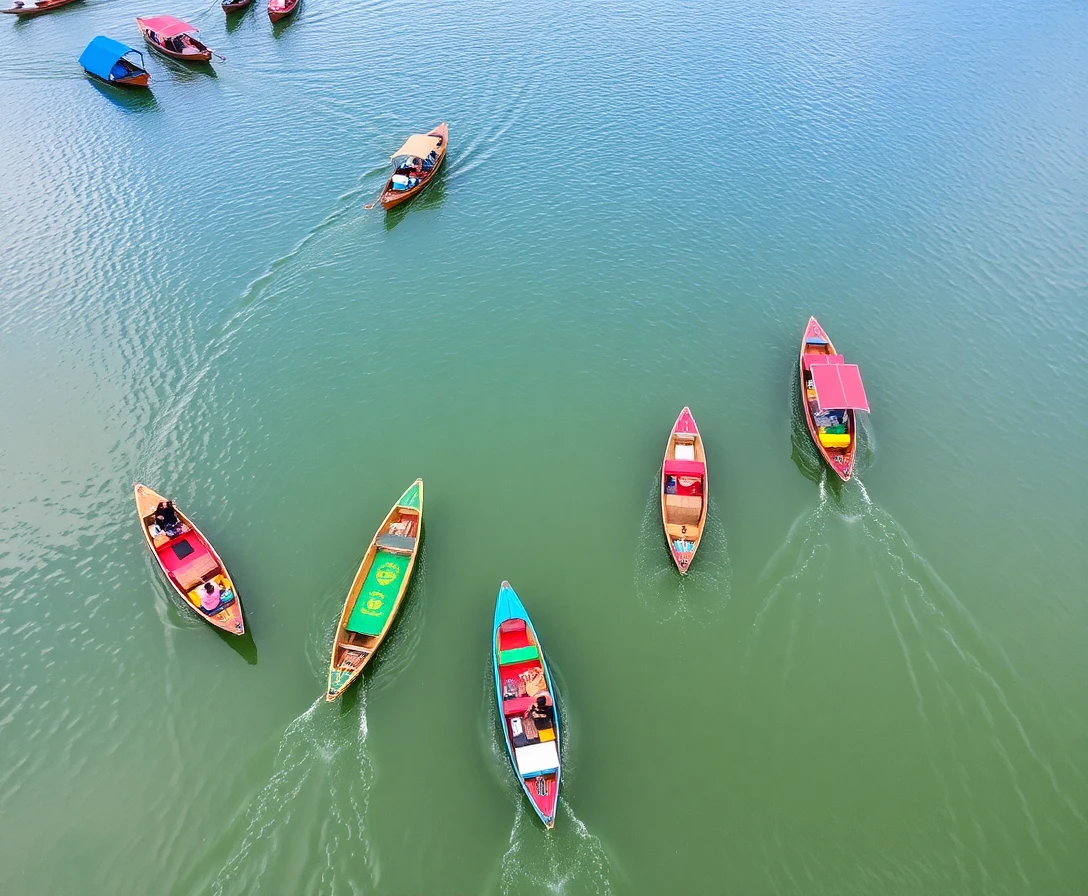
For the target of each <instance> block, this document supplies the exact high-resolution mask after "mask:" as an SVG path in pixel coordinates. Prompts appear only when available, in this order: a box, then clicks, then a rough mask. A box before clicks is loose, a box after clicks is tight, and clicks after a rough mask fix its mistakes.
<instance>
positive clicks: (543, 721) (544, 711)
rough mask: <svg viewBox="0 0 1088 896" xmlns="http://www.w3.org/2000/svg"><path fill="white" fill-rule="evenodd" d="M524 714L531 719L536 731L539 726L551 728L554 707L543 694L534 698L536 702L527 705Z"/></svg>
mask: <svg viewBox="0 0 1088 896" xmlns="http://www.w3.org/2000/svg"><path fill="white" fill-rule="evenodd" d="M526 715H527V716H528V717H529V718H530V719H532V720H533V724H534V725H535V726H536V728H537V730H538V731H539V730H540V729H541V728H551V727H552V726H553V725H554V724H555V709H554V708H553V707H552V706H551V705H550V704H549V703H548V698H547V696H545V695H544V694H541V695H540V696H539V697H537V698H536V703H534V704H532V705H531V706H530V707H529V711H528V712H527V713H526Z"/></svg>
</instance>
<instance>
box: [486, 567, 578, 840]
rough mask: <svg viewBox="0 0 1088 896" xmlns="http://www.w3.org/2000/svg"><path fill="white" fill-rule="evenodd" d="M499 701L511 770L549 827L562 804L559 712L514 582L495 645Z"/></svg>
mask: <svg viewBox="0 0 1088 896" xmlns="http://www.w3.org/2000/svg"><path fill="white" fill-rule="evenodd" d="M491 656H492V663H493V667H494V670H495V698H496V700H497V701H498V706H499V719H500V721H501V724H502V732H503V739H504V740H505V741H506V750H507V752H508V753H509V754H510V764H511V765H512V766H513V767H514V773H515V774H516V775H517V778H518V781H519V782H520V783H521V789H522V790H524V791H525V795H526V796H527V797H528V798H529V802H530V803H531V804H532V807H533V809H534V811H535V812H536V814H537V815H538V816H540V820H541V821H542V822H544V826H545V827H547V828H552V827H554V826H555V811H556V807H557V806H558V804H559V778H560V773H561V768H560V765H561V763H560V756H559V753H560V746H559V708H558V707H557V706H556V703H555V688H554V686H553V682H552V677H551V673H550V672H549V671H548V664H547V663H546V662H545V661H544V652H543V650H542V649H541V647H540V642H539V641H538V640H537V637H536V630H535V629H534V628H533V623H532V621H531V620H530V619H529V614H528V613H527V612H525V607H524V606H522V603H521V601H520V600H519V599H518V596H517V594H516V593H514V589H513V588H511V587H510V583H509V582H503V583H502V587H500V588H499V597H498V600H496V602H495V625H494V632H493V634H492V639H491Z"/></svg>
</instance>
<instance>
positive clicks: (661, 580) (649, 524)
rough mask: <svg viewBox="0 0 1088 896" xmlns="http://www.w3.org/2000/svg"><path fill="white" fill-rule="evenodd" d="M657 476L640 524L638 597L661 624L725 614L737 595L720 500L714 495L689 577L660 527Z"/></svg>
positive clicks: (636, 593)
mask: <svg viewBox="0 0 1088 896" xmlns="http://www.w3.org/2000/svg"><path fill="white" fill-rule="evenodd" d="M657 488H658V479H657V477H656V476H655V477H654V482H653V486H652V488H651V490H650V495H649V497H648V499H647V502H646V511H645V512H644V513H643V515H642V524H641V526H640V528H639V537H638V547H637V549H636V552H635V562H634V570H635V576H634V586H635V595H636V596H637V597H638V601H639V603H640V604H642V605H643V606H644V607H646V608H647V609H648V610H649V611H650V612H651V613H652V614H653V615H654V618H655V619H656V620H657V621H658V622H668V621H669V620H670V619H676V618H678V617H679V618H682V619H694V620H698V621H703V622H705V621H707V620H710V619H714V618H716V617H718V616H720V615H722V613H724V611H725V608H726V606H728V604H729V599H730V596H731V594H732V584H733V563H732V560H731V559H730V557H729V544H728V542H727V541H726V538H725V528H724V526H723V524H722V522H721V516H720V514H719V512H718V507H717V504H716V503H715V501H714V499H713V498H711V499H710V511H709V512H708V513H707V521H706V532H705V533H704V535H703V540H702V542H701V543H700V545H699V550H698V552H697V553H696V555H695V560H694V561H693V562H692V564H691V569H690V570H689V571H688V574H687V575H686V576H681V575H680V573H679V572H678V571H677V569H676V565H675V564H674V563H673V562H672V557H670V556H669V549H668V547H667V546H666V544H665V536H664V534H663V532H662V529H661V504H660V502H659V500H658V497H657Z"/></svg>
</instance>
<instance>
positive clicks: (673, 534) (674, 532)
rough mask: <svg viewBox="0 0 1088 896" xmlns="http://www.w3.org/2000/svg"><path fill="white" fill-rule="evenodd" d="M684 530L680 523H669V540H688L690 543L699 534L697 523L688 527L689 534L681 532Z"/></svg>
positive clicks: (667, 527) (667, 526) (667, 528)
mask: <svg viewBox="0 0 1088 896" xmlns="http://www.w3.org/2000/svg"><path fill="white" fill-rule="evenodd" d="M683 528H684V527H683V526H681V525H680V524H679V523H669V524H668V525H666V527H665V529H666V531H667V532H668V533H669V538H686V539H687V540H688V541H691V540H693V539H694V538H695V536H696V535H698V534H699V533H698V532H696V531H695V529H696V524H695V523H692V524H691V525H690V526H688V531H687V532H683V531H681V530H682V529H683Z"/></svg>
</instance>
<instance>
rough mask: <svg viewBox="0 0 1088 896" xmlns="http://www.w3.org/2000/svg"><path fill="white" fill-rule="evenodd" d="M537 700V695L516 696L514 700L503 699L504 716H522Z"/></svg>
mask: <svg viewBox="0 0 1088 896" xmlns="http://www.w3.org/2000/svg"><path fill="white" fill-rule="evenodd" d="M535 702H536V697H515V698H514V699H513V700H503V701H502V714H503V715H504V716H520V715H521V714H522V713H523V712H525V710H527V709H528V708H529V707H530V706H532V705H533V704H534V703H535Z"/></svg>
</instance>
